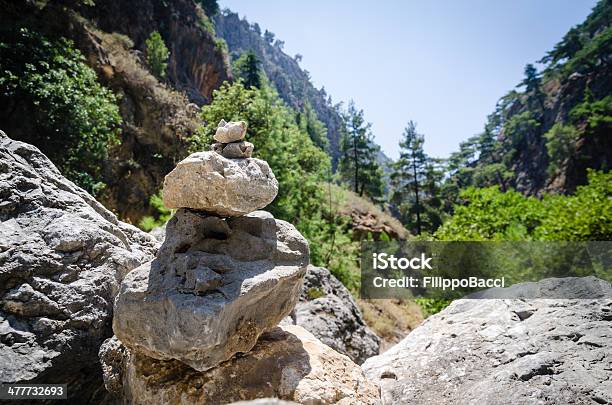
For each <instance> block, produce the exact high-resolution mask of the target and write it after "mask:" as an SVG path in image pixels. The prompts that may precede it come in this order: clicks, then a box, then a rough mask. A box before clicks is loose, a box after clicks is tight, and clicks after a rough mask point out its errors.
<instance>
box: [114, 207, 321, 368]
mask: <svg viewBox="0 0 612 405" xmlns="http://www.w3.org/2000/svg"><path fill="white" fill-rule="evenodd" d="M308 260H309V255H308V242H307V241H306V240H305V239H304V237H303V236H302V235H301V234H300V233H299V232H298V231H297V230H296V229H295V228H294V227H293V226H292V225H291V224H289V223H287V222H284V221H280V220H276V219H274V217H273V216H272V215H271V214H269V213H267V212H264V211H256V212H253V213H251V214H249V215H247V216H243V217H237V218H229V219H227V220H225V219H222V218H219V217H215V216H207V215H206V214H203V213H201V212H197V211H190V210H185V209H181V210H178V211H177V213H176V214H175V216H174V217H173V218H172V219H171V220H170V221H169V222H168V224H167V226H166V238H165V241H164V243H163V245H162V247H161V248H160V251H159V253H158V255H157V258H156V259H155V260H154V261H152V262H150V263H147V264H145V265H143V266H141V267H139V268H137V269H136V270H134V271H132V272H131V273H130V274H128V276H126V278H125V280H124V281H123V283H122V285H121V291H120V293H119V295H118V297H117V300H116V302H115V316H114V319H113V329H114V331H115V334H116V335H117V337H118V338H119V339H120V340H121V341H122V342H123V343H124V344H125V345H126V346H127V347H129V348H130V349H131V350H134V351H138V352H141V353H143V354H145V355H146V356H149V357H152V358H155V359H159V360H169V359H177V360H180V361H182V362H184V363H186V364H188V365H190V366H191V367H193V368H195V369H197V370H200V371H203V370H207V369H209V368H211V367H214V366H216V365H217V364H219V363H221V362H223V361H226V360H228V359H229V358H230V357H232V356H233V355H234V354H236V353H238V352H247V351H249V350H250V349H251V348H252V347H253V346H254V345H255V343H256V342H257V338H258V337H259V335H260V334H261V333H262V332H263V331H264V330H266V329H269V328H272V327H274V326H276V325H277V324H278V323H279V322H280V321H281V320H282V319H283V318H284V317H285V316H287V315H288V314H289V313H290V312H291V310H292V309H293V307H294V306H295V304H296V302H297V300H298V296H299V293H300V289H301V286H302V279H303V277H304V273H305V272H306V266H307V265H308Z"/></svg>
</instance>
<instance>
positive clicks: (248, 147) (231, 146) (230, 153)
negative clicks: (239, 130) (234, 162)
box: [210, 141, 255, 159]
mask: <svg viewBox="0 0 612 405" xmlns="http://www.w3.org/2000/svg"><path fill="white" fill-rule="evenodd" d="M254 148H255V147H254V146H253V144H252V143H251V142H245V141H242V142H232V143H213V144H212V145H211V147H210V150H212V151H214V152H217V153H220V154H221V156H223V157H226V158H228V159H243V158H250V157H251V156H252V155H253V149H254Z"/></svg>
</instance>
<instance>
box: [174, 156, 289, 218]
mask: <svg viewBox="0 0 612 405" xmlns="http://www.w3.org/2000/svg"><path fill="white" fill-rule="evenodd" d="M277 193H278V181H277V180H276V178H275V177H274V173H272V170H271V169H270V166H268V163H267V162H265V161H263V160H260V159H255V158H247V159H227V158H224V157H223V156H221V155H220V154H218V153H216V152H213V151H209V152H197V153H193V154H191V155H189V156H188V157H187V158H185V159H184V160H182V161H181V162H179V163H178V165H177V166H176V167H175V168H174V170H172V171H171V172H170V173H169V174H168V175H167V176H166V178H165V180H164V188H163V201H164V205H165V206H166V207H167V208H173V209H174V208H191V209H194V210H200V211H205V212H208V213H210V214H214V215H218V216H223V217H226V216H240V215H245V214H248V213H249V212H252V211H255V210H258V209H261V208H263V207H265V206H266V205H268V204H270V203H271V202H272V201H273V200H274V198H275V197H276V194H277Z"/></svg>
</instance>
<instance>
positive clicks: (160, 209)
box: [138, 193, 173, 232]
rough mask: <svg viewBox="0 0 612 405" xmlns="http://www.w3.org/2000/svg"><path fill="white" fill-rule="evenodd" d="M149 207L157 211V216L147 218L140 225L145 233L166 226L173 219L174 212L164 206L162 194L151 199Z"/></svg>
mask: <svg viewBox="0 0 612 405" xmlns="http://www.w3.org/2000/svg"><path fill="white" fill-rule="evenodd" d="M149 205H150V206H151V207H152V208H153V209H154V210H155V212H156V214H155V216H149V215H147V216H145V217H143V218H142V219H141V220H140V222H139V223H138V227H139V228H140V229H142V230H143V231H145V232H149V231H150V230H152V229H154V228H157V227H160V226H162V225H164V224H165V223H166V222H168V220H169V219H170V218H171V217H172V213H173V211H172V210H169V209H168V208H166V207H165V206H164V201H163V199H162V197H161V195H160V193H157V194H154V195H152V196H151V198H150V199H149Z"/></svg>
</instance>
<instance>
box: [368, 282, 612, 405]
mask: <svg viewBox="0 0 612 405" xmlns="http://www.w3.org/2000/svg"><path fill="white" fill-rule="evenodd" d="M587 281H588V282H589V284H590V288H589V287H588V286H586V285H585V284H584V283H578V284H580V287H581V288H582V292H583V294H584V295H583V296H584V297H585V298H588V297H597V296H600V295H601V293H602V290H601V285H602V283H601V280H598V279H595V278H591V279H588V280H587ZM562 283H563V282H562V281H560V279H549V280H546V281H543V282H541V283H536V285H537V286H542V285H545V286H546V287H547V288H548V289H549V291H550V292H551V293H555V290H556V289H557V288H558V287H559V285H560V284H562ZM606 284H607V292H605V296H607V298H600V299H596V300H594V299H574V300H562V299H462V300H457V301H454V302H453V303H452V304H451V305H450V306H449V307H447V308H446V309H445V310H443V311H442V312H440V313H439V314H437V315H434V316H432V317H430V318H428V319H427V320H426V321H425V322H424V323H423V325H422V326H420V327H418V328H417V329H416V330H414V331H413V332H412V333H410V335H408V337H406V338H405V339H404V340H403V341H402V342H400V343H399V344H398V345H397V346H395V347H393V348H392V349H390V350H389V351H387V352H386V353H384V354H382V355H380V356H377V357H372V358H370V359H368V360H367V361H366V362H365V364H364V365H363V368H364V370H365V372H366V374H367V375H368V377H369V378H371V379H372V380H373V381H375V382H376V383H377V384H378V385H379V386H380V387H381V391H382V399H383V402H384V403H388V404H399V403H411V404H533V403H539V404H592V403H593V404H595V403H598V404H607V403H611V402H612V350H611V349H610V347H611V345H610V343H611V342H612V327H611V326H612V324H611V321H612V299H610V297H611V296H612V289H610V284H609V283H606ZM528 287H529V288H531V287H533V285H531V286H528ZM540 293H543V291H540ZM540 296H545V295H540Z"/></svg>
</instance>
